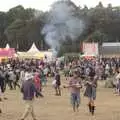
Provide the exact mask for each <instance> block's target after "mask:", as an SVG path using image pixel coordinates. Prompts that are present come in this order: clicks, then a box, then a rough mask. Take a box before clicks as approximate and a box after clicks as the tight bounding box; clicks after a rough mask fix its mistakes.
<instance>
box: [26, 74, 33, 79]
mask: <svg viewBox="0 0 120 120" xmlns="http://www.w3.org/2000/svg"><path fill="white" fill-rule="evenodd" d="M32 78H33V75H32V74H31V73H26V74H25V81H28V80H31V79H32Z"/></svg>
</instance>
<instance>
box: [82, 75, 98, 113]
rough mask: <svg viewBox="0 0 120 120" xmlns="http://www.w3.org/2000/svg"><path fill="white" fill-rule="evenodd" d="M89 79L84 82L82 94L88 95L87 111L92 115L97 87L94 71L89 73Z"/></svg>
mask: <svg viewBox="0 0 120 120" xmlns="http://www.w3.org/2000/svg"><path fill="white" fill-rule="evenodd" d="M90 74H91V75H90V77H89V80H88V81H87V82H86V84H85V86H86V90H85V93H84V96H86V97H88V100H89V102H88V107H89V112H90V113H91V114H92V115H94V110H95V102H94V101H95V100H96V88H97V79H98V77H97V76H95V75H94V73H90Z"/></svg>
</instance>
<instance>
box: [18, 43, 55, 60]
mask: <svg viewBox="0 0 120 120" xmlns="http://www.w3.org/2000/svg"><path fill="white" fill-rule="evenodd" d="M17 54H18V57H19V58H20V59H44V58H46V59H52V55H53V54H52V52H50V51H39V50H38V49H37V47H36V45H35V43H33V44H32V46H31V48H30V49H29V50H28V51H27V52H17Z"/></svg>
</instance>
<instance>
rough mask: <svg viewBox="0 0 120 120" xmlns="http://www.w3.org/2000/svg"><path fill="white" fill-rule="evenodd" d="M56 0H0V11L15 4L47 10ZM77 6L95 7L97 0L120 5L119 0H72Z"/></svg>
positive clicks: (104, 3) (6, 9)
mask: <svg viewBox="0 0 120 120" xmlns="http://www.w3.org/2000/svg"><path fill="white" fill-rule="evenodd" d="M55 1H57V0H0V11H8V10H9V9H10V8H12V7H15V6H17V5H22V6H24V7H25V8H29V7H31V8H35V9H38V10H43V11H47V10H49V8H50V6H51V4H52V3H54V2H55ZM72 1H73V2H74V3H75V4H76V5H77V6H82V7H83V6H84V5H87V6H88V7H95V6H96V5H97V4H98V3H99V1H101V2H102V3H103V5H104V6H107V4H109V3H112V5H113V6H120V0H72Z"/></svg>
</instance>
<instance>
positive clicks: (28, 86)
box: [21, 72, 37, 120]
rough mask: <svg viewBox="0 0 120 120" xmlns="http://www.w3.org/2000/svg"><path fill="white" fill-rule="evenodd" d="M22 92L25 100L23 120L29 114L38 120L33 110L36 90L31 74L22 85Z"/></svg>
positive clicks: (26, 76)
mask: <svg viewBox="0 0 120 120" xmlns="http://www.w3.org/2000/svg"><path fill="white" fill-rule="evenodd" d="M21 92H22V93H23V100H25V104H26V107H25V112H24V114H23V115H22V118H21V120H25V118H26V117H27V116H28V114H29V113H31V115H32V118H33V120H37V119H36V117H35V114H34V110H33V102H34V94H35V93H36V88H35V85H34V83H33V76H32V74H31V73H30V72H28V73H27V74H26V75H25V81H24V82H23V84H22V88H21Z"/></svg>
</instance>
